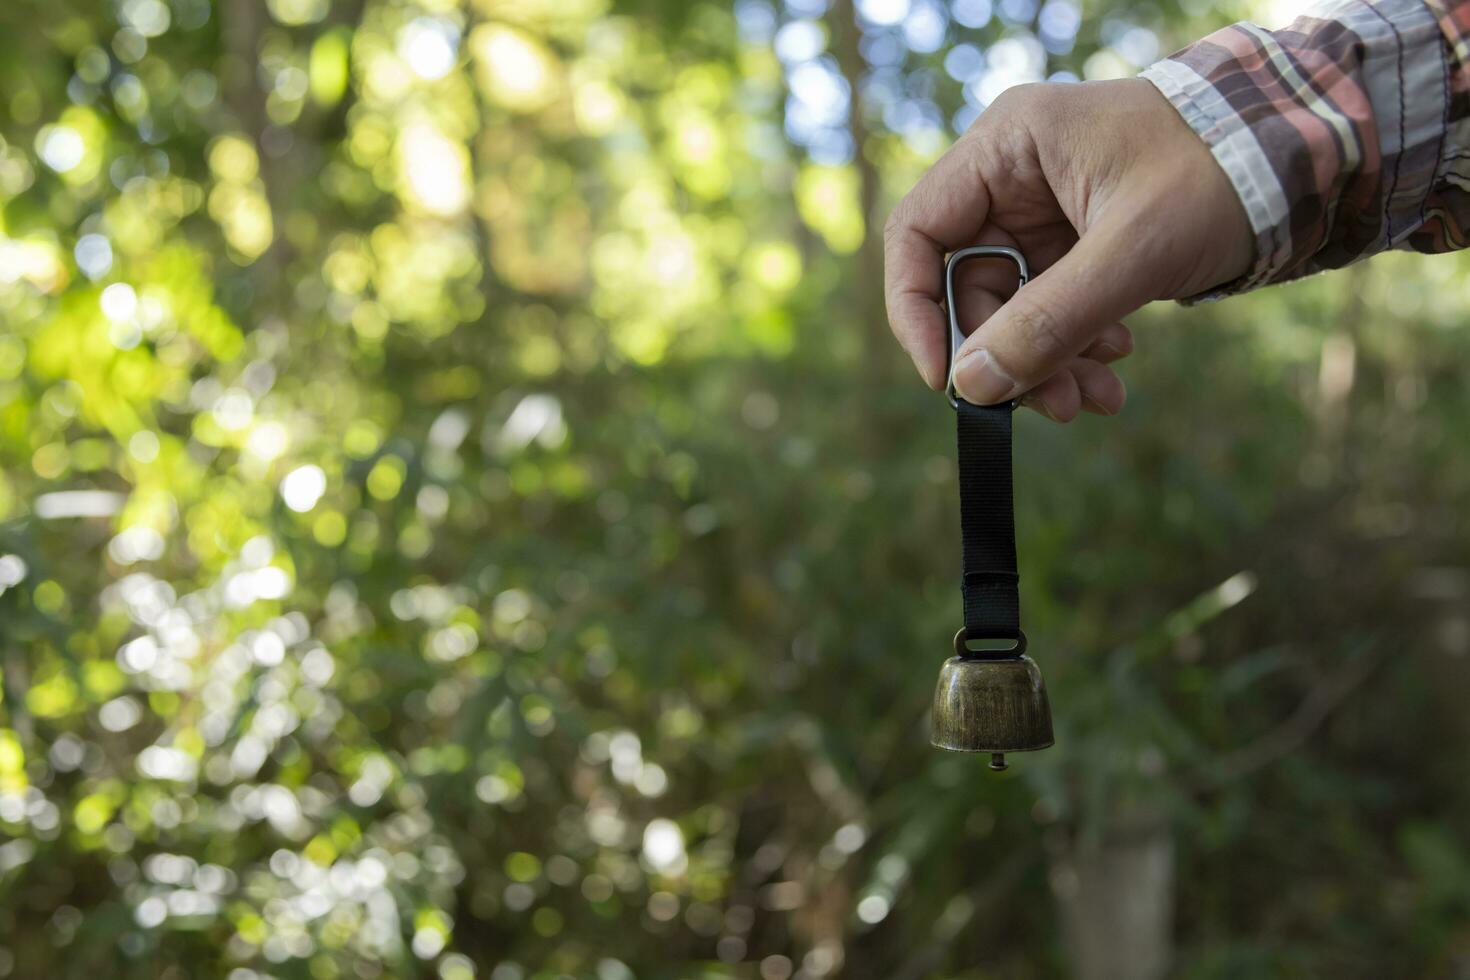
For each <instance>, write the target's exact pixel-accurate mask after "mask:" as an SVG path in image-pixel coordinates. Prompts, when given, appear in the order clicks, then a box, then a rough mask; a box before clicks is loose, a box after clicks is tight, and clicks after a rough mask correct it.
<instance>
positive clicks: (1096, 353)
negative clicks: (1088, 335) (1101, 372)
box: [1082, 323, 1133, 364]
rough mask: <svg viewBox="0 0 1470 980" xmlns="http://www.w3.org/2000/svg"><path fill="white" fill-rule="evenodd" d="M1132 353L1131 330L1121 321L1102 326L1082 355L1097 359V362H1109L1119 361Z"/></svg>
mask: <svg viewBox="0 0 1470 980" xmlns="http://www.w3.org/2000/svg"><path fill="white" fill-rule="evenodd" d="M1132 353H1133V331H1131V330H1129V329H1128V328H1127V327H1126V326H1124V325H1123V324H1121V323H1110V324H1108V325H1107V326H1106V327H1103V328H1102V333H1099V334H1098V335H1097V338H1096V339H1095V340H1093V342H1092V343H1090V344H1088V345H1087V349H1086V350H1084V351H1083V352H1082V356H1083V357H1086V358H1089V359H1091V360H1094V361H1097V362H1098V363H1099V364H1111V363H1113V362H1114V361H1121V360H1122V359H1123V358H1125V357H1127V356H1128V355H1129V354H1132Z"/></svg>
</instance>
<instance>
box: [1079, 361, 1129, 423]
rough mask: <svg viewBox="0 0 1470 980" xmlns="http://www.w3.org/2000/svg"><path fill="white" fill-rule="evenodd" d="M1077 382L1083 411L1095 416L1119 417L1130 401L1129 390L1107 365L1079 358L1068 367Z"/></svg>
mask: <svg viewBox="0 0 1470 980" xmlns="http://www.w3.org/2000/svg"><path fill="white" fill-rule="evenodd" d="M1067 370H1068V371H1069V372H1071V375H1072V377H1073V379H1074V380H1076V382H1077V390H1078V394H1079V395H1080V396H1081V399H1082V410H1083V411H1084V412H1091V413H1092V414H1094V415H1117V414H1118V413H1119V412H1121V411H1122V410H1123V405H1124V404H1125V403H1126V402H1127V401H1128V388H1127V387H1126V386H1125V385H1124V384H1123V379H1122V378H1120V377H1118V375H1117V374H1116V373H1115V372H1114V371H1113V369H1112V368H1110V367H1108V366H1107V365H1106V364H1100V363H1098V362H1097V361H1094V360H1090V359H1088V358H1085V357H1078V358H1075V359H1073V360H1072V362H1071V363H1070V364H1068V365H1067Z"/></svg>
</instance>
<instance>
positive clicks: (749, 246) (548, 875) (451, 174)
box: [0, 0, 1470, 980]
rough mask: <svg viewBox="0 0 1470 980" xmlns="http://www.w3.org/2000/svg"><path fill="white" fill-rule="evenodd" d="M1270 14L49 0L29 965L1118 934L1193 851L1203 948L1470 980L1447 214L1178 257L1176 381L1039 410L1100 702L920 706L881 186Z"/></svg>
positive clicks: (1190, 888)
mask: <svg viewBox="0 0 1470 980" xmlns="http://www.w3.org/2000/svg"><path fill="white" fill-rule="evenodd" d="M1253 13H1255V14H1262V13H1269V12H1268V11H1260V10H1257V9H1254V8H1251V7H1247V6H1240V5H1236V6H1227V7H1220V6H1212V5H1207V4H1201V3H1185V4H1183V5H1181V6H1177V7H1176V6H1175V5H1174V4H1173V3H1170V2H1164V3H1159V2H1151V0H1145V2H1135V3H1128V2H1125V0H1104V2H1102V3H1100V4H1092V3H1088V4H1086V5H1083V6H1080V7H1079V6H1077V5H1075V4H1072V3H1070V2H1069V0H1050V2H1048V3H1046V4H1045V5H1044V6H1041V7H1040V8H1038V6H1037V4H1036V3H1034V2H1030V0H1003V2H1001V3H999V4H998V5H996V6H994V7H992V5H991V4H990V3H989V2H988V0H954V2H953V3H952V4H950V5H948V6H946V5H943V4H938V3H935V2H931V0H913V2H910V0H863V2H861V3H859V4H858V5H857V9H856V10H854V9H853V7H852V5H851V4H850V3H848V2H845V0H837V2H835V3H832V4H830V5H829V4H828V3H827V2H826V0H786V2H785V3H784V5H778V6H772V5H770V4H767V3H764V2H761V0H743V2H741V3H739V4H737V5H736V6H734V7H733V8H732V7H728V6H724V5H720V4H714V3H686V2H683V0H677V2H676V0H617V2H613V0H464V2H462V0H417V2H410V0H338V2H329V0H267V2H263V3H257V2H255V0H229V2H221V3H218V4H211V3H209V2H207V0H117V2H113V0H105V2H104V0H48V2H45V3H41V2H31V0H14V2H11V3H8V4H6V5H4V6H3V8H0V27H3V30H0V135H3V140H0V311H3V314H0V315H3V320H4V328H3V331H0V522H3V523H0V692H3V701H0V975H5V976H14V977H24V978H31V977H58V978H60V977H81V976H97V975H103V976H109V977H112V976H116V977H168V978H181V977H229V978H231V980H253V978H257V977H267V976H270V977H282V978H287V977H290V978H298V977H299V978H307V977H309V978H313V980H331V978H336V977H365V978H373V977H398V976H424V977H430V976H434V977H440V978H443V980H462V978H468V977H488V978H493V980H531V978H534V980H550V978H560V977H576V978H589V980H591V978H596V980H618V978H623V977H635V976H636V977H640V978H674V977H680V978H683V977H693V976H709V977H716V976H732V977H757V976H758V977H761V978H764V980H787V978H790V977H797V978H802V980H812V978H819V977H824V976H839V975H840V976H844V977H858V978H870V977H871V978H925V977H973V978H980V977H1000V976H1005V977H1053V976H1061V975H1068V974H1071V975H1076V976H1092V975H1096V974H1095V972H1089V971H1090V970H1092V971H1095V969H1096V963H1095V962H1090V958H1089V954H1088V952H1087V951H1088V949H1089V948H1090V947H1089V946H1088V945H1087V941H1086V939H1085V935H1086V934H1087V932H1088V929H1089V923H1090V922H1094V920H1096V919H1097V917H1098V916H1099V915H1102V916H1104V917H1105V916H1106V913H1107V912H1108V909H1109V906H1110V904H1112V903H1113V901H1114V900H1115V899H1117V897H1118V896H1113V897H1112V898H1111V899H1110V898H1108V897H1107V896H1106V895H1105V894H1104V892H1099V891H1098V890H1097V889H1098V888H1103V889H1104V891H1105V888H1106V883H1107V880H1109V878H1111V879H1114V880H1116V881H1131V880H1132V879H1128V878H1126V877H1123V871H1122V870H1120V869H1128V868H1133V867H1134V866H1135V865H1136V866H1137V867H1139V868H1144V869H1145V870H1147V869H1148V868H1152V869H1153V870H1152V871H1148V873H1147V874H1144V877H1143V879H1140V880H1142V881H1145V885H1141V886H1140V887H1137V888H1134V887H1131V886H1130V887H1129V888H1128V890H1127V895H1131V896H1134V897H1139V898H1142V899H1148V898H1149V896H1153V897H1154V898H1156V899H1158V901H1157V902H1155V904H1154V906H1151V908H1152V911H1151V912H1150V915H1151V916H1152V918H1153V920H1154V921H1155V923H1156V924H1159V925H1160V928H1161V929H1162V932H1159V934H1158V935H1157V936H1154V940H1155V941H1154V943H1153V945H1154V946H1155V947H1159V946H1160V943H1159V941H1158V940H1159V938H1160V937H1162V948H1152V949H1149V950H1144V951H1143V953H1142V954H1140V955H1145V954H1146V956H1145V958H1147V957H1154V958H1157V957H1158V956H1163V957H1164V958H1165V959H1164V960H1161V961H1159V962H1161V963H1167V964H1168V965H1167V967H1166V968H1167V970H1168V972H1169V973H1170V974H1171V975H1177V976H1185V977H1194V978H1215V977H1222V978H1223V977H1238V976H1282V977H1295V976H1301V977H1307V976H1313V977H1315V976H1339V977H1386V976H1394V977H1400V976H1429V977H1455V976H1462V975H1464V973H1465V971H1466V970H1467V969H1470V926H1467V925H1466V922H1467V919H1466V916H1467V913H1470V831H1467V827H1470V824H1467V822H1466V816H1467V813H1466V804H1467V802H1470V801H1467V785H1470V784H1467V781H1466V779H1465V770H1464V757H1465V745H1466V738H1467V736H1470V731H1467V721H1466V719H1467V717H1470V716H1467V715H1466V713H1465V711H1464V692H1465V690H1466V684H1467V681H1470V660H1467V659H1466V656H1465V654H1466V652H1467V650H1470V613H1467V609H1470V606H1467V597H1470V553H1467V552H1470V527H1467V514H1470V511H1467V509H1466V507H1465V505H1464V501H1465V500H1466V499H1470V497H1467V495H1470V463H1467V461H1466V456H1465V453H1464V451H1463V449H1464V437H1463V433H1464V429H1465V426H1466V425H1467V423H1470V386H1467V385H1466V383H1465V381H1466V377H1467V368H1466V365H1467V364H1470V331H1467V330H1466V329H1465V319H1466V311H1467V304H1470V294H1467V292H1466V288H1465V285H1464V283H1465V282H1466V281H1467V278H1466V272H1467V271H1470V270H1467V266H1466V263H1464V262H1463V261H1460V260H1459V259H1457V258H1455V257H1442V258H1436V259H1423V258H1417V257H1409V256H1394V257H1387V258H1383V259H1379V260H1376V261H1374V262H1373V263H1372V264H1371V265H1369V266H1367V267H1364V268H1360V269H1356V270H1352V271H1350V272H1347V273H1343V274H1338V275H1335V276H1332V277H1327V278H1321V279H1317V280H1312V281H1309V282H1306V283H1302V284H1298V285H1294V286H1291V287H1288V288H1283V289H1278V290H1272V291H1267V292H1263V293H1261V294H1258V295H1256V296H1253V297H1249V298H1246V299H1242V300H1234V301H1231V302H1229V303H1226V304H1223V305H1219V306H1216V307H1208V308H1199V309H1191V310H1183V309H1180V308H1174V307H1169V308H1158V309H1154V310H1150V311H1148V312H1147V313H1145V314H1144V315H1141V316H1140V317H1139V320H1138V323H1137V324H1136V325H1135V326H1136V328H1137V330H1138V333H1139V340H1140V342H1139V353H1138V354H1137V355H1136V356H1135V357H1134V358H1133V359H1132V362H1131V363H1130V364H1128V365H1127V366H1126V369H1125V370H1126V375H1127V377H1128V379H1129V381H1130V383H1131V386H1132V392H1133V397H1132V402H1131V404H1130V405H1129V407H1128V409H1127V410H1126V411H1125V413H1124V414H1123V415H1122V416H1121V417H1119V418H1117V419H1113V420H1098V419H1092V418H1088V419H1084V420H1083V421H1081V422H1079V423H1077V424H1075V425H1072V426H1069V427H1066V428H1060V427H1055V426H1051V425H1049V424H1047V423H1044V422H1040V421H1038V420H1036V419H1035V418H1031V417H1029V416H1028V417H1027V418H1025V419H1023V420H1021V421H1020V423H1019V426H1018V433H1017V486H1018V504H1017V510H1018V521H1019V525H1020V534H1021V545H1020V547H1021V556H1022V569H1023V597H1024V599H1023V601H1024V607H1025V617H1026V622H1027V624H1028V630H1029V632H1030V633H1031V636H1032V648H1033V650H1034V651H1035V653H1036V656H1037V658H1038V660H1040V662H1041V663H1042V664H1043V665H1044V667H1045V669H1046V672H1047V676H1048V679H1049V681H1050V684H1051V691H1052V699H1053V705H1054V710H1055V713H1056V717H1057V728H1058V745H1057V747H1056V748H1055V749H1053V750H1050V751H1048V752H1046V753H1041V754H1039V755H1036V756H1028V757H1022V758H1017V759H1016V760H1015V763H1016V764H1015V766H1014V767H1013V771H1012V772H1011V773H1010V774H1008V775H1006V776H1004V777H993V776H991V775H989V774H988V773H986V772H984V770H983V763H981V762H977V761H976V760H974V759H970V758H963V757H955V756H946V755H943V754H939V753H936V752H935V751H933V750H931V749H930V748H929V747H928V745H927V742H926V738H925V731H926V712H927V708H928V701H929V697H930V693H931V685H932V683H933V679H934V675H935V671H936V670H937V667H938V664H939V662H940V661H941V660H942V659H943V657H944V656H945V653H946V647H947V643H948V637H949V636H950V634H951V633H952V632H953V626H954V623H955V620H956V618H957V616H958V596H957V590H956V588H955V584H956V583H955V574H954V573H955V571H956V567H957V553H958V543H957V537H956V535H957V520H956V500H955V486H954V467H953V464H952V460H951V447H950V440H951V439H952V424H953V423H952V420H951V415H950V412H949V410H948V409H947V408H946V407H945V405H944V404H943V400H942V399H940V398H938V397H937V396H935V395H933V394H932V393H929V392H927V391H925V390H924V389H923V388H922V386H921V385H920V384H918V383H917V381H916V380H915V379H914V378H913V377H912V376H911V373H910V372H909V369H908V368H907V367H906V365H904V364H903V363H901V362H902V360H903V359H902V357H901V355H900V354H899V353H898V351H897V349H896V347H895V346H894V345H893V344H892V343H891V341H890V340H889V339H888V338H887V336H886V328H885V326H884V317H883V313H882V309H881V296H880V294H879V290H878V288H877V282H878V279H879V276H880V275H881V269H880V265H879V263H880V249H881V244H880V239H881V236H880V235H879V234H878V233H877V229H878V228H879V227H881V220H882V217H883V214H884V212H885V210H886V209H887V207H888V206H889V205H890V204H891V203H892V201H894V200H895V199H896V198H897V197H898V196H899V195H900V194H901V193H902V192H903V191H904V190H905V189H906V188H907V187H908V186H909V185H910V184H911V183H912V181H913V180H914V179H915V178H916V177H917V175H918V174H919V173H921V172H922V170H923V168H924V167H925V166H926V165H927V164H928V163H929V162H931V161H932V159H933V158H934V157H935V156H936V155H937V154H938V153H939V152H941V151H942V149H943V147H944V146H945V145H946V144H947V142H948V141H949V140H950V139H951V138H952V137H953V135H954V131H955V128H956V127H957V126H963V125H964V124H966V123H967V122H968V120H970V119H972V118H973V117H974V115H975V114H976V112H978V111H979V109H980V107H981V106H982V105H983V103H984V102H985V101H986V99H987V98H991V97H993V95H994V93H995V92H997V91H999V89H1000V88H1003V87H1004V86H1005V85H1007V84H1011V83H1014V82H1016V81H1025V80H1028V79H1033V78H1041V77H1045V76H1049V75H1052V74H1053V73H1056V72H1070V73H1073V76H1074V77H1075V76H1076V75H1082V76H1085V77H1089V78H1096V77H1109V76H1112V75H1117V74H1126V73H1129V72H1131V71H1133V70H1135V69H1136V68H1137V67H1138V66H1139V65H1141V64H1143V63H1145V62H1146V61H1147V60H1149V59H1151V58H1152V57H1154V56H1155V55H1156V54H1157V53H1158V39H1159V38H1161V37H1162V38H1164V39H1166V40H1172V41H1182V40H1185V39H1187V38H1188V37H1190V36H1192V35H1193V34H1195V33H1200V32H1203V31H1204V30H1206V29H1209V28H1211V27H1213V26H1217V25H1218V24H1219V23H1221V22H1223V21H1224V20H1227V19H1230V18H1232V17H1237V16H1246V15H1249V14H1253ZM1063 77H1066V76H1063ZM854 91H856V92H857V93H859V96H860V97H859V98H857V99H856V100H855V99H854V98H853V97H852V95H853V92H854ZM854 104H856V105H857V107H858V108H857V111H856V112H853V111H851V109H852V106H853V105H854ZM856 148H860V150H861V152H855V149H856ZM1181 206H1184V204H1183V202H1181ZM1140 842H1141V843H1140ZM1135 853H1137V854H1145V855H1150V857H1148V859H1147V860H1146V861H1144V862H1142V863H1139V862H1138V861H1135V860H1134V858H1133V857H1130V855H1133V854H1135ZM1130 862H1132V863H1131V864H1130ZM1099 868H1101V869H1103V872H1104V873H1102V874H1101V875H1099V874H1098V873H1097V869H1099ZM1129 873H1130V874H1131V873H1133V872H1131V871H1130V872H1129ZM1145 932H1147V930H1145ZM1170 937H1172V939H1171V938H1170ZM1116 941H1117V943H1118V944H1122V945H1124V946H1126V944H1127V943H1128V942H1131V941H1133V940H1130V939H1129V937H1126V936H1119V937H1117V940H1116ZM1140 962H1141V961H1140ZM1158 969H1160V968H1159V967H1148V968H1145V967H1143V966H1140V967H1139V970H1138V973H1137V975H1140V976H1142V975H1145V974H1147V973H1148V972H1149V970H1153V971H1154V973H1155V975H1156V974H1157V971H1158Z"/></svg>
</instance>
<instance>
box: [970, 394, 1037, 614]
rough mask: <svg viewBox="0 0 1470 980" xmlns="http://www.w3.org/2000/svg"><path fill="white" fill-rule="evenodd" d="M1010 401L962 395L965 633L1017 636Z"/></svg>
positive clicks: (1011, 407)
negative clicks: (987, 402)
mask: <svg viewBox="0 0 1470 980" xmlns="http://www.w3.org/2000/svg"><path fill="white" fill-rule="evenodd" d="M1013 411H1014V407H1013V406H1012V405H1011V403H1010V402H1006V403H1005V404H1004V405H991V406H985V407H982V406H980V405H971V404H970V403H969V402H967V401H965V400H964V399H960V401H959V404H958V405H957V406H956V408H955V417H956V419H957V420H958V427H959V470H960V532H961V535H962V537H963V539H964V579H963V581H962V582H961V585H960V589H961V591H962V593H963V594H964V599H965V634H966V636H967V637H968V638H969V639H970V640H990V639H1020V637H1021V599H1020V594H1019V589H1018V579H1019V576H1018V575H1017V573H1016V522H1015V517H1014V514H1013V505H1012V499H1011V413H1012V412H1013Z"/></svg>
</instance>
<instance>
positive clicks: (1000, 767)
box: [990, 752, 1007, 772]
mask: <svg viewBox="0 0 1470 980" xmlns="http://www.w3.org/2000/svg"><path fill="white" fill-rule="evenodd" d="M990 768H991V769H993V770H994V771H995V772H1005V771H1006V769H1007V766H1006V754H1005V753H1004V752H992V753H990Z"/></svg>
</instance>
